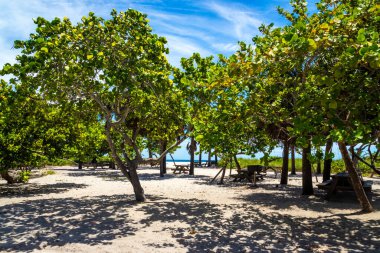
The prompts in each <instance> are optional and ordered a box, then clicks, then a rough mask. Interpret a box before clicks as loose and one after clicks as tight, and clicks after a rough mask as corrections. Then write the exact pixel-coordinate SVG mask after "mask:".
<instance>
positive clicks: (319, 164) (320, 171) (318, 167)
mask: <svg viewBox="0 0 380 253" xmlns="http://www.w3.org/2000/svg"><path fill="white" fill-rule="evenodd" d="M321 173H322V169H321V161H318V162H317V174H318V175H319V174H321Z"/></svg>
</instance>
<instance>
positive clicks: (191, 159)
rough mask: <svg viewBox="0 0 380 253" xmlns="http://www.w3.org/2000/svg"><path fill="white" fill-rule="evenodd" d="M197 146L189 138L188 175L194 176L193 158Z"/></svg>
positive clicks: (192, 138) (192, 139)
mask: <svg viewBox="0 0 380 253" xmlns="http://www.w3.org/2000/svg"><path fill="white" fill-rule="evenodd" d="M196 145H197V144H196V143H195V140H194V137H191V139H190V171H189V175H192V176H194V158H195V157H194V156H195V149H196V147H197V146H196Z"/></svg>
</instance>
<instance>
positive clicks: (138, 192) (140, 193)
mask: <svg viewBox="0 0 380 253" xmlns="http://www.w3.org/2000/svg"><path fill="white" fill-rule="evenodd" d="M128 165H129V174H130V181H131V184H132V187H133V191H134V192H135V198H136V201H137V202H144V201H145V200H146V197H145V193H144V189H143V188H142V186H141V184H140V179H139V177H138V175H137V166H138V164H137V162H134V161H131V162H129V163H128Z"/></svg>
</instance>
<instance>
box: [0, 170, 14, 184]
mask: <svg viewBox="0 0 380 253" xmlns="http://www.w3.org/2000/svg"><path fill="white" fill-rule="evenodd" d="M0 176H1V177H2V178H3V179H4V180H5V181H7V184H14V183H17V180H15V179H14V178H13V177H12V176H11V175H9V172H8V171H7V170H5V171H2V172H1V173H0Z"/></svg>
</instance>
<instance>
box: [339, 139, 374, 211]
mask: <svg viewBox="0 0 380 253" xmlns="http://www.w3.org/2000/svg"><path fill="white" fill-rule="evenodd" d="M338 145H339V150H340V153H341V154H342V159H343V161H344V164H345V165H346V170H347V171H348V174H349V175H350V178H351V182H352V186H353V188H354V191H355V193H356V197H357V199H358V200H359V203H360V206H361V207H362V210H363V211H364V212H373V211H374V209H373V207H372V205H371V203H370V202H369V200H368V198H367V195H366V194H365V191H364V189H363V185H362V183H361V180H360V178H359V175H358V172H357V171H356V169H355V167H354V163H353V162H352V159H351V157H350V154H349V153H348V151H347V147H346V145H345V143H344V142H341V141H340V142H338Z"/></svg>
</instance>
